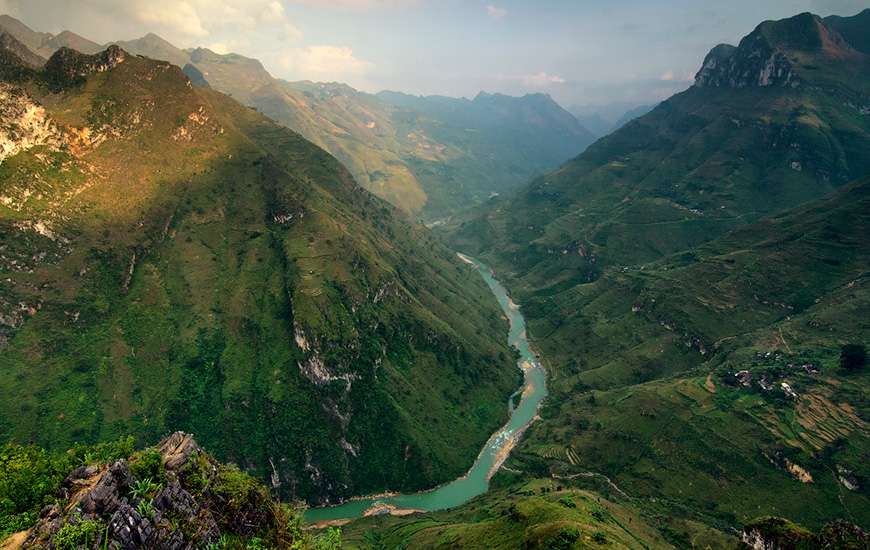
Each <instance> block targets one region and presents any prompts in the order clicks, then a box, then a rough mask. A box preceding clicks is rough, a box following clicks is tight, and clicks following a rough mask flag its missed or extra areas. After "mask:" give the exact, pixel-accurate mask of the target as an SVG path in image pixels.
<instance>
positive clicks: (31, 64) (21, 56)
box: [0, 31, 45, 69]
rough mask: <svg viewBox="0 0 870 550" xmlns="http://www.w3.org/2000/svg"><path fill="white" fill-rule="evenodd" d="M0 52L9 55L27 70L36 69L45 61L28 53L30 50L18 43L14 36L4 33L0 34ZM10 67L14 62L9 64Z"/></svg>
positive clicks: (30, 52)
mask: <svg viewBox="0 0 870 550" xmlns="http://www.w3.org/2000/svg"><path fill="white" fill-rule="evenodd" d="M0 50H2V51H3V52H5V53H6V54H11V55H13V56H14V57H15V59H17V60H18V61H20V62H21V63H22V64H23V65H24V66H26V67H27V68H29V69H38V68H39V67H42V66H43V65H45V59H44V58H42V57H40V56H39V55H37V54H35V53H33V52H32V51H30V49H29V48H28V47H27V46H25V45H24V44H22V43H21V42H19V41H18V40H17V39H16V38H15V37H14V36H12V35H11V34H9V33H8V32H6V31H2V32H0ZM11 63H12V65H14V64H15V62H14V61H13V62H11Z"/></svg>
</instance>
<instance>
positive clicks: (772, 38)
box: [695, 13, 861, 88]
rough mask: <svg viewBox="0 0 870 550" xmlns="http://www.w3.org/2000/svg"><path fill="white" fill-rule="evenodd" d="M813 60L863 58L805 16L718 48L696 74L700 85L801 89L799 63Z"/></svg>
mask: <svg viewBox="0 0 870 550" xmlns="http://www.w3.org/2000/svg"><path fill="white" fill-rule="evenodd" d="M807 55H812V56H823V57H824V58H826V59H848V58H851V57H855V56H860V55H861V54H860V53H858V52H857V51H856V50H855V49H854V48H852V47H851V46H850V45H849V43H848V42H847V41H846V40H845V39H844V38H843V37H842V36H841V35H840V34H839V33H838V32H837V31H835V30H832V29H830V28H828V27H827V26H826V25H825V23H824V21H822V19H821V18H819V17H818V16H817V15H813V14H811V13H803V14H800V15H796V16H794V17H791V18H789V19H783V20H781V21H765V22H764V23H762V24H760V25H759V26H758V27H756V29H755V30H754V31H753V32H752V33H750V34H749V35H747V36H746V37H745V38H744V39H743V40H741V41H740V45H739V46H737V47H735V46H731V45H728V44H720V45H718V46H716V47H715V48H713V49H712V50H711V51H710V53H709V54H707V57H706V58H705V59H704V64H703V65H702V66H701V69H700V70H699V71H698V73H697V74H696V75H695V86H697V87H700V88H704V87H716V88H749V87H785V88H797V87H798V86H800V85H801V77H800V76H799V74H798V73H799V71H798V67H796V66H795V63H796V60H797V58H798V57H801V56H807Z"/></svg>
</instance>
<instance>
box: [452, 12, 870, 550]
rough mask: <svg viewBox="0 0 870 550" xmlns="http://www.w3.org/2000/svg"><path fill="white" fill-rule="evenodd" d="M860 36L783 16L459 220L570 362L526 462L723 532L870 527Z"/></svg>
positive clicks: (469, 243) (865, 84)
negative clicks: (603, 480) (627, 119)
mask: <svg viewBox="0 0 870 550" xmlns="http://www.w3.org/2000/svg"><path fill="white" fill-rule="evenodd" d="M866 21H867V19H866V14H862V15H859V16H857V17H856V18H843V19H842V20H837V22H836V25H837V26H839V27H840V28H850V29H852V28H854V26H857V27H860V25H862V24H864V22H866ZM865 31H867V32H870V28H865ZM850 32H851V33H852V34H851V35H849V34H847V35H844V34H840V33H839V32H838V31H837V30H836V28H834V27H832V26H831V27H829V26H828V24H827V23H826V20H822V19H821V18H819V17H816V16H814V15H810V14H802V15H798V16H796V17H794V18H791V19H786V20H783V21H776V22H772V21H771V22H765V23H762V24H761V25H759V26H758V27H757V28H756V29H755V31H753V32H752V33H751V34H750V35H749V36H747V37H746V38H744V39H743V40H742V41H741V42H740V45H739V46H736V47H734V46H718V47H716V48H714V49H713V50H712V51H711V52H710V54H709V55H708V56H707V58H706V59H705V60H704V63H703V66H702V68H701V70H700V71H699V73H698V77H697V79H696V80H697V82H696V85H695V86H694V87H693V88H691V89H689V90H687V91H686V92H683V93H681V94H677V95H675V96H673V97H672V98H670V99H668V100H667V101H665V102H663V103H662V104H660V105H659V106H658V107H656V108H655V109H654V110H653V111H652V112H650V113H649V114H647V115H645V116H642V117H641V118H639V119H637V120H635V121H634V122H632V123H630V124H628V125H627V126H625V127H623V128H622V129H620V130H618V131H616V132H615V133H613V134H611V135H610V136H608V137H606V138H603V139H601V140H599V141H598V142H596V143H595V144H594V145H592V146H591V147H590V148H589V149H588V150H587V151H586V152H584V153H583V154H581V155H580V156H579V157H577V158H575V159H574V160H572V161H570V162H568V163H566V164H565V165H564V166H562V168H560V169H559V170H557V171H555V172H552V173H550V174H548V175H545V176H543V177H541V178H538V179H536V180H534V181H533V182H532V183H531V184H530V185H529V186H528V187H527V188H526V189H524V190H522V191H520V192H518V193H515V194H513V195H511V196H506V197H500V198H497V199H494V200H492V201H490V202H489V203H487V204H485V205H483V206H481V207H480V208H478V209H477V210H476V211H475V212H473V213H471V214H470V215H469V216H468V217H466V218H464V219H460V220H457V221H456V222H455V223H453V224H451V225H449V226H447V227H446V228H445V234H446V235H447V236H448V238H450V239H451V242H452V244H453V245H454V246H455V247H456V248H457V249H458V250H462V251H468V252H469V253H470V254H473V255H476V256H478V257H481V258H482V259H484V260H485V261H487V262H488V263H489V264H490V265H492V266H493V268H494V269H496V271H498V272H499V273H500V274H501V275H502V276H504V277H505V279H506V281H507V286H508V287H509V288H510V289H511V291H512V293H513V295H514V296H515V297H516V299H517V302H518V303H521V304H523V312H524V314H525V315H526V318H527V320H528V326H529V333H530V335H531V336H532V337H533V338H534V343H535V345H536V346H537V347H538V348H539V349H540V350H541V352H542V356H543V357H544V358H545V360H546V362H547V363H548V366H549V368H550V373H551V378H552V382H550V384H549V385H550V395H551V397H550V398H549V399H548V401H547V403H548V405H547V406H545V407H544V409H542V411H541V417H542V419H543V420H542V422H540V423H537V424H535V425H533V426H532V427H531V428H530V430H529V432H528V433H527V436H526V438H527V439H526V440H525V442H524V443H523V444H522V445H521V446H520V447H519V449H518V451H517V452H516V453H515V455H513V456H512V458H511V459H510V460H509V461H508V463H507V465H508V467H510V468H512V469H515V470H518V471H523V472H530V471H531V472H535V473H536V475H540V474H542V473H545V474H555V475H561V476H574V475H580V474H581V473H582V472H587V473H588V472H597V473H600V474H602V475H604V476H607V478H609V479H610V480H612V482H613V483H615V484H616V485H618V486H619V487H620V488H621V489H622V490H623V491H624V492H625V493H627V494H628V495H631V496H632V497H633V498H636V499H639V500H644V501H646V500H649V501H651V500H653V499H655V500H656V502H658V503H659V504H657V505H656V506H654V508H655V509H658V510H659V511H660V512H661V511H662V510H663V509H664V510H665V511H664V512H661V513H664V514H666V515H667V514H672V515H675V516H677V517H682V518H695V519H699V518H700V519H701V520H702V521H703V522H705V523H707V524H709V525H712V526H714V527H716V528H718V529H728V528H730V527H734V526H739V525H740V524H745V523H747V522H749V521H751V520H753V519H754V518H755V517H757V516H759V515H775V516H785V517H788V518H789V519H792V520H795V521H799V522H801V523H804V524H806V525H808V526H809V527H811V528H814V529H815V528H819V527H821V525H822V524H824V523H826V522H828V521H831V520H833V519H836V518H838V517H839V518H842V517H848V518H854V519H855V520H856V522H857V523H858V524H859V525H865V526H866V525H867V524H868V521H870V517H868V516H867V514H866V513H865V512H864V510H867V509H870V507H868V502H867V501H866V499H867V493H866V491H865V490H864V489H863V488H862V487H864V485H865V477H866V476H865V474H864V473H863V472H864V471H865V470H866V468H863V466H862V461H863V458H862V457H866V455H867V453H868V451H870V430H868V425H867V422H866V419H867V418H868V416H867V415H868V412H867V406H868V404H867V400H866V394H865V393H864V392H862V390H861V388H862V387H864V386H865V385H866V384H867V382H868V380H867V376H868V375H867V372H866V371H863V372H854V373H853V372H850V371H849V370H847V369H845V368H843V367H842V366H841V355H842V356H843V357H846V356H847V355H848V353H850V352H848V350H850V349H853V347H854V348H855V349H861V345H863V344H864V343H866V342H867V337H868V334H870V326H868V325H867V323H866V322H865V319H867V313H868V311H867V308H868V305H870V294H868V293H867V278H866V266H867V264H868V261H870V256H868V254H870V248H868V241H867V239H866V237H865V235H866V234H867V231H868V222H870V220H868V218H867V212H868V211H870V203H868V199H870V180H868V179H867V175H868V174H870V156H868V155H867V153H866V152H867V151H868V150H870V116H868V115H870V108H868V105H870V61H868V56H867V55H866V54H865V53H863V52H862V51H861V48H860V45H852V43H850V42H849V40H848V39H847V38H846V36H859V37H863V36H865V35H866V34H863V33H860V32H857V31H854V30H853V31H850ZM853 344H854V346H851V345H853ZM832 472H835V474H832ZM807 502H813V503H814V504H813V506H806V503H807ZM856 510H860V512H857V513H856ZM684 542H685V541H684ZM685 544H688V543H685Z"/></svg>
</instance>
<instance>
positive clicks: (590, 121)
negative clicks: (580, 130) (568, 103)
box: [572, 111, 613, 138]
mask: <svg viewBox="0 0 870 550" xmlns="http://www.w3.org/2000/svg"><path fill="white" fill-rule="evenodd" d="M572 114H573V115H574V118H576V119H577V122H579V123H580V124H581V125H582V126H583V127H584V128H586V129H587V130H589V131H590V132H591V133H592V135H594V136H595V137H596V138H600V137H603V136H606V135H607V134H609V133H610V130H611V128H612V127H613V125H612V124H611V123H610V122H608V121H606V120H605V119H604V117H602V116H601V114H600V113H578V112H576V111H575V112H572Z"/></svg>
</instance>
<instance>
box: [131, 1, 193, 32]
mask: <svg viewBox="0 0 870 550" xmlns="http://www.w3.org/2000/svg"><path fill="white" fill-rule="evenodd" d="M129 7H130V8H131V9H132V10H133V14H134V15H135V17H136V18H137V19H138V20H139V21H140V22H142V23H145V24H146V25H153V26H160V27H165V28H170V29H173V30H175V31H177V32H180V33H182V34H184V35H187V36H192V37H197V38H200V37H204V36H208V31H207V30H206V29H205V27H203V24H202V21H201V20H200V18H199V14H198V13H197V11H196V10H195V9H194V7H193V6H191V5H190V4H189V3H187V2H171V1H170V2H141V3H139V4H136V3H130V4H129Z"/></svg>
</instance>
